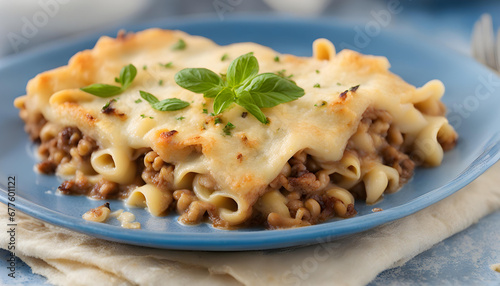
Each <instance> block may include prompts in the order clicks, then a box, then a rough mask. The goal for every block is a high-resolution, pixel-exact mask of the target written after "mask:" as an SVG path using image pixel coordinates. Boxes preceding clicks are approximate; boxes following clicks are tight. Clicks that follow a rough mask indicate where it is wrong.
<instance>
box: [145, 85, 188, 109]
mask: <svg viewBox="0 0 500 286" xmlns="http://www.w3.org/2000/svg"><path fill="white" fill-rule="evenodd" d="M139 93H140V94H141V97H142V98H144V100H146V101H147V102H149V104H150V105H151V107H152V108H153V109H156V110H158V111H175V110H180V109H183V108H185V107H188V106H189V102H186V101H184V100H180V99H178V98H167V99H164V100H162V101H160V100H158V98H156V96H154V95H152V94H151V93H149V92H145V91H142V90H141V91H139Z"/></svg>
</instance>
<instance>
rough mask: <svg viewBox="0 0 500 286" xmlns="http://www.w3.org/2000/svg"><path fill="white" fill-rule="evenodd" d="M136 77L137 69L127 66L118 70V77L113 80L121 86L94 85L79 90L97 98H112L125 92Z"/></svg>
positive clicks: (130, 65)
mask: <svg viewBox="0 0 500 286" xmlns="http://www.w3.org/2000/svg"><path fill="white" fill-rule="evenodd" d="M136 75H137V69H136V68H135V66H134V65H132V64H129V65H126V66H124V67H123V68H122V69H121V70H120V76H119V77H117V78H115V82H117V83H119V84H120V85H121V86H116V85H110V84H104V83H94V84H91V85H89V86H85V87H82V88H80V90H82V91H85V92H87V93H90V94H93V95H95V96H98V97H104V98H105V97H112V96H115V95H118V94H120V93H122V92H123V91H125V90H126V89H127V88H128V87H129V86H130V85H131V84H132V81H134V78H135V76H136Z"/></svg>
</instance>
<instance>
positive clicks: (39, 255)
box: [0, 163, 500, 285]
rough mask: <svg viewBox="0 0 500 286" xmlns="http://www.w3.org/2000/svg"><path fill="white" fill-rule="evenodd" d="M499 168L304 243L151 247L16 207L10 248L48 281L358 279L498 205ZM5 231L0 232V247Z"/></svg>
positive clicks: (320, 281) (400, 260)
mask: <svg viewBox="0 0 500 286" xmlns="http://www.w3.org/2000/svg"><path fill="white" fill-rule="evenodd" d="M499 172H500V163H499V164H496V165H495V166H493V167H492V168H491V169H490V170H488V171H487V172H486V173H485V174H484V175H482V176H481V177H479V178H478V179H477V180H475V181H474V182H472V183H471V184H470V185H469V186H467V187H465V188H464V189H462V190H460V191H458V192H457V193H455V194H454V195H452V196H450V197H448V198H446V199H444V200H442V201H440V202H439V203H437V204H434V205H432V206H430V207H428V208H426V209H424V210H422V211H419V212H417V213H416V214H413V215H410V216H408V217H405V218H402V219H400V220H397V221H394V222H391V223H388V224H385V225H383V226H380V227H377V228H375V229H372V230H369V231H366V232H363V233H359V234H356V235H351V236H348V237H346V238H342V239H338V240H334V241H332V242H325V243H322V244H317V245H312V246H307V247H301V248H295V249H287V250H274V251H253V252H231V253H221V252H194V251H172V250H162V249H153V248H145V247H138V246H131V245H125V244H119V243H114V242H109V241H104V240H100V239H97V238H93V237H90V236H87V235H84V234H80V233H76V232H73V231H69V230H66V229H63V228H60V227H57V226H53V225H50V224H48V223H45V222H42V221H40V220H37V219H34V218H31V217H29V216H27V215H24V214H21V213H17V215H16V219H17V222H18V226H17V239H16V240H17V241H16V255H17V256H18V257H20V258H21V259H22V260H23V261H25V262H26V263H27V264H28V265H30V266H31V268H32V269H33V272H35V273H39V274H41V275H43V276H46V277H47V278H48V280H49V282H51V283H53V284H55V285H188V284H189V285H210V284H212V285H221V284H222V285H238V284H240V285H241V284H245V285H364V284H366V283H369V282H370V281H371V280H372V279H374V278H375V277H376V276H377V275H378V274H379V273H380V272H382V271H384V270H386V269H389V268H392V267H395V266H399V265H402V264H404V263H405V262H406V261H408V260H409V259H411V258H412V257H414V256H415V255H417V254H419V253H421V252H422V251H424V250H426V249H429V248H430V247H432V246H433V245H434V244H436V243H438V242H440V241H442V240H443V239H445V238H447V237H449V236H451V235H453V234H455V233H457V232H459V231H461V230H463V229H465V228H467V227H468V226H470V225H471V224H473V223H475V222H477V221H478V220H479V219H480V218H481V217H483V216H485V215H487V214H489V213H491V212H493V211H495V210H498V209H500V177H499V176H498V174H499ZM0 206H1V207H0V208H1V209H0V217H1V218H2V220H3V221H6V219H7V211H6V209H5V206H4V205H3V204H0ZM7 235H8V234H7V233H6V232H0V244H1V245H0V246H1V247H2V248H6V246H7V245H6V244H7V241H8V239H7V238H8V237H7Z"/></svg>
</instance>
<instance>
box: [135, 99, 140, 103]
mask: <svg viewBox="0 0 500 286" xmlns="http://www.w3.org/2000/svg"><path fill="white" fill-rule="evenodd" d="M134 102H135V103H141V102H142V99H140V98H139V99H136V100H135V101H134Z"/></svg>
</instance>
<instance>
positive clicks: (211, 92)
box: [203, 86, 225, 98]
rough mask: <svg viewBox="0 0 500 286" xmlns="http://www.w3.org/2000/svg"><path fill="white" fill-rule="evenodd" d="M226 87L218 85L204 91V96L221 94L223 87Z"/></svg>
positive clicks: (210, 96) (211, 96)
mask: <svg viewBox="0 0 500 286" xmlns="http://www.w3.org/2000/svg"><path fill="white" fill-rule="evenodd" d="M224 88H225V87H223V86H216V87H214V88H212V89H210V90H208V91H207V92H205V93H203V96H204V97H208V98H214V97H216V96H217V94H219V93H220V92H221V90H222V89H224Z"/></svg>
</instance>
